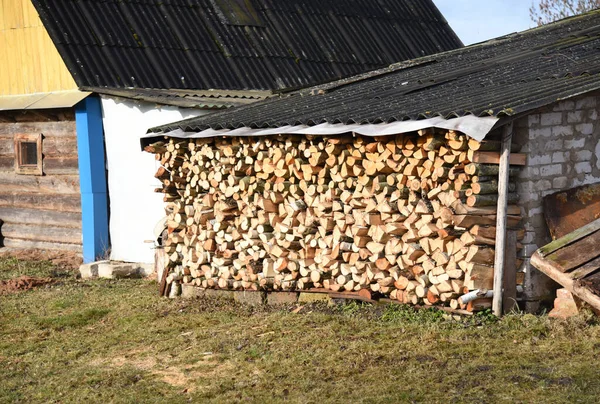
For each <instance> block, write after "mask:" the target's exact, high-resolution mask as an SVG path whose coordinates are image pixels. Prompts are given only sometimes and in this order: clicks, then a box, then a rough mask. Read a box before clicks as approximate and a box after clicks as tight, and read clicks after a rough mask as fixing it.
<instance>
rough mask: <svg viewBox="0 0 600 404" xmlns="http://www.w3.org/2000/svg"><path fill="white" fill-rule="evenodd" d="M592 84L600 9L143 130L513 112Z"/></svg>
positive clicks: (599, 52) (599, 60)
mask: <svg viewBox="0 0 600 404" xmlns="http://www.w3.org/2000/svg"><path fill="white" fill-rule="evenodd" d="M596 89H600V11H594V12H590V13H587V14H585V15H581V16H577V17H571V18H567V19H564V20H561V21H559V22H556V23H553V24H549V25H546V26H543V27H540V28H534V29H531V30H528V31H524V32H522V33H516V34H511V35H508V36H505V37H500V38H496V39H493V40H490V41H487V42H482V43H480V44H476V45H472V46H469V47H465V48H462V49H458V50H454V51H450V52H444V53H440V54H437V55H432V56H427V57H423V58H420V59H416V60H412V61H408V62H403V63H399V64H396V65H392V66H390V67H389V68H386V69H382V70H378V71H374V72H371V73H366V74H362V75H359V76H355V77H352V78H349V79H344V80H340V81H336V82H333V83H330V84H326V85H323V86H320V87H316V88H312V89H309V90H306V91H301V92H298V93H295V94H291V95H282V96H279V97H273V98H271V99H267V100H265V101H262V102H259V103H256V104H253V105H248V106H242V107H237V108H234V109H232V110H227V111H223V112H217V113H214V114H210V115H207V116H203V117H198V118H192V119H188V120H185V121H180V122H176V123H173V124H170V125H163V126H159V127H156V128H153V129H150V132H153V133H157V132H169V131H173V130H177V129H180V130H183V131H202V130H206V129H209V128H212V129H235V128H240V127H249V128H276V127H282V126H287V125H292V126H293V125H309V126H313V125H318V124H322V123H330V124H345V125H348V124H365V123H370V124H378V123H389V122H394V121H403V120H418V119H425V118H431V117H435V116H440V117H443V118H447V119H449V118H453V117H459V116H465V115H469V114H472V115H475V116H495V117H501V116H514V115H517V114H519V113H522V112H526V111H529V110H532V109H535V108H538V107H541V106H544V105H548V104H551V103H554V102H556V101H558V100H561V99H565V98H570V97H574V96H576V95H579V94H582V93H586V92H589V91H593V90H596Z"/></svg>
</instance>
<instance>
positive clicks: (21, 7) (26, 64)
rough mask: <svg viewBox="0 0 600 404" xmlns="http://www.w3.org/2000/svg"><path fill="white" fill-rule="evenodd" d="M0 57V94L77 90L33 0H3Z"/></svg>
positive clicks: (0, 14)
mask: <svg viewBox="0 0 600 404" xmlns="http://www.w3.org/2000/svg"><path fill="white" fill-rule="evenodd" d="M0 60H3V61H7V62H8V63H6V64H4V65H3V66H2V69H0V96H2V95H22V94H33V93H46V92H51V91H62V90H74V89H77V85H76V84H75V81H74V80H73V78H72V76H71V74H70V73H69V71H68V69H67V66H66V65H65V63H64V62H63V60H62V58H61V57H60V55H59V53H58V51H57V50H56V47H55V46H54V43H53V42H52V40H51V39H50V36H49V35H48V33H47V32H46V29H45V28H44V25H43V24H42V22H41V20H40V18H39V16H38V14H37V11H36V10H35V8H34V7H33V5H32V4H31V0H0Z"/></svg>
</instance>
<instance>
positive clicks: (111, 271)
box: [79, 260, 155, 279]
mask: <svg viewBox="0 0 600 404" xmlns="http://www.w3.org/2000/svg"><path fill="white" fill-rule="evenodd" d="M154 272H155V271H154V264H137V263H127V262H118V261H108V260H106V261H96V262H90V263H89V264H83V265H81V266H80V267H79V273H80V274H81V277H82V278H83V279H92V278H104V279H123V278H146V277H148V276H150V275H152V274H154Z"/></svg>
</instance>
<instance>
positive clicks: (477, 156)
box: [471, 152, 527, 166]
mask: <svg viewBox="0 0 600 404" xmlns="http://www.w3.org/2000/svg"><path fill="white" fill-rule="evenodd" d="M471 161H472V162H473V163H482V164H500V153H499V152H473V153H472V158H471ZM509 161H510V162H509V164H510V165H515V166H524V165H525V164H526V163H527V155H526V154H523V153H512V154H511V155H510V160H509Z"/></svg>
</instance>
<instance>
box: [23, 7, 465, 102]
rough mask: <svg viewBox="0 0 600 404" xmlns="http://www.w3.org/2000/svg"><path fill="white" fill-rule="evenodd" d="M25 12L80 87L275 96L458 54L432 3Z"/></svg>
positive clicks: (452, 35) (451, 34)
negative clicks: (243, 12)
mask: <svg viewBox="0 0 600 404" xmlns="http://www.w3.org/2000/svg"><path fill="white" fill-rule="evenodd" d="M32 2H33V4H34V5H35V7H36V9H37V11H38V13H39V14H40V17H41V19H42V21H43V23H44V25H45V27H46V29H47V30H48V32H49V34H50V36H51V38H52V40H53V41H54V43H55V44H56V46H57V48H58V50H59V52H60V54H61V56H62V58H63V59H64V61H65V63H66V65H67V67H68V68H69V71H70V72H71V74H72V75H73V78H74V79H75V81H76V82H77V84H78V85H79V86H80V87H108V88H154V89H159V88H160V89H194V90H202V89H204V90H206V89H220V90H284V89H290V88H292V89H293V88H301V87H306V86H310V85H315V84H318V83H323V82H327V81H331V80H334V79H339V78H342V77H347V76H350V75H354V74H358V73H361V72H365V71H370V70H373V69H376V68H380V67H383V66H387V65H389V64H390V63H394V62H398V61H401V60H407V59H410V58H415V57H419V56H423V55H428V54H432V53H435V52H439V51H443V50H450V49H455V48H457V47H460V46H462V43H461V42H460V40H459V39H458V37H457V36H456V34H455V33H454V32H453V31H452V29H451V28H450V26H449V25H448V23H447V22H446V20H445V19H444V18H443V16H442V15H441V13H440V12H439V11H438V9H437V8H436V7H435V5H434V4H433V2H432V1H431V0H377V1H374V0H286V1H281V0H245V1H244V4H245V7H247V6H248V5H250V6H251V7H252V8H253V9H254V10H255V12H256V15H252V16H249V17H252V18H240V17H243V16H240V15H236V16H234V17H235V21H234V22H232V21H230V20H231V18H230V17H231V16H229V18H228V17H227V15H228V11H227V10H226V9H225V8H222V7H225V5H226V4H227V2H226V1H223V0H219V1H215V0H185V1H183V0H182V1H175V0H172V1H167V0H61V1H55V0H32ZM244 21H246V22H247V24H248V25H240V24H243V23H244ZM248 21H250V22H248ZM256 21H258V22H260V23H257V22H256ZM402 27H404V28H402Z"/></svg>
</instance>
